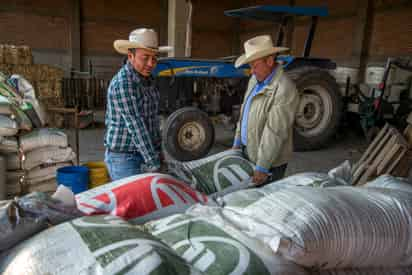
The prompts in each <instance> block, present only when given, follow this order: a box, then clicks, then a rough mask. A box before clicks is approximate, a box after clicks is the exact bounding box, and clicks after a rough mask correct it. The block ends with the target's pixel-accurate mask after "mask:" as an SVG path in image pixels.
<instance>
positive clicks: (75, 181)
mask: <svg viewBox="0 0 412 275" xmlns="http://www.w3.org/2000/svg"><path fill="white" fill-rule="evenodd" d="M57 183H58V184H63V185H65V186H66V187H68V188H70V189H71V190H72V191H73V193H74V194H78V193H81V192H83V191H86V190H87V186H88V184H89V168H87V167H85V166H66V167H62V168H59V169H57Z"/></svg>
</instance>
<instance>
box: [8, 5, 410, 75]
mask: <svg viewBox="0 0 412 275" xmlns="http://www.w3.org/2000/svg"><path fill="white" fill-rule="evenodd" d="M76 1H77V2H78V3H80V4H79V5H80V7H79V9H78V11H80V12H79V13H80V14H79V19H78V20H79V21H80V22H79V24H78V25H79V26H78V29H79V35H80V38H79V39H78V40H79V41H77V40H76V36H75V35H73V32H74V31H75V30H76V28H75V24H74V22H75V21H74V20H76V16H75V13H74V10H75V7H74V6H73V5H74V4H73V3H75V2H76ZM363 1H365V0H363ZM4 2H6V3H2V5H0V32H1V34H2V36H1V38H0V43H10V44H27V45H29V46H30V47H32V49H33V54H34V59H35V60H34V61H35V62H36V63H46V64H53V65H58V66H62V67H64V68H66V69H69V68H70V67H71V65H72V63H73V60H74V59H73V55H75V54H76V51H75V47H76V46H77V45H80V47H81V48H80V53H81V55H80V59H81V63H82V64H83V67H82V69H83V70H85V69H87V67H88V66H87V65H88V63H89V61H91V62H92V64H93V65H94V66H95V68H96V70H99V71H101V72H107V73H108V74H112V73H113V71H115V70H116V69H117V68H118V66H119V64H120V62H121V59H122V57H121V56H120V55H118V54H116V53H115V51H114V49H113V47H112V43H113V41H114V40H115V39H118V38H127V36H128V33H129V32H130V30H132V29H134V28H136V27H139V26H150V27H153V28H155V29H156V30H157V31H159V33H160V40H161V42H163V43H162V44H165V43H166V41H167V2H168V1H167V0H155V1H145V2H143V1H142V3H140V5H139V6H138V5H134V4H132V3H131V2H130V1H125V0H118V1H109V0H102V1H98V0H61V1H52V0H37V1H34V0H11V1H4ZM370 2H371V3H372V4H371V6H370V7H369V12H368V13H367V16H366V18H365V16H362V14H361V13H359V11H360V9H361V7H362V3H363V2H362V1H356V0H345V1H334V0H272V1H269V0H242V1H235V0H211V1H196V0H193V3H194V13H193V37H192V56H193V57H199V58H216V57H222V56H228V55H232V54H239V53H240V52H242V51H243V42H244V41H245V40H247V39H248V38H251V37H253V36H255V35H257V34H262V33H271V34H273V35H274V36H275V35H276V33H277V28H276V27H274V26H273V25H272V24H268V23H265V22H256V21H250V20H239V19H234V18H229V17H226V16H224V14H223V11H224V10H227V9H233V8H240V7H246V6H251V5H259V4H272V5H289V4H291V3H294V4H295V5H303V6H313V5H325V6H327V7H328V8H329V13H330V15H329V16H328V17H325V18H321V19H320V21H319V24H318V29H317V33H316V36H315V40H314V43H313V47H312V54H313V55H314V56H318V57H329V58H332V59H334V60H336V61H337V62H338V64H339V65H345V66H358V65H359V64H358V63H359V56H358V55H359V54H360V56H361V58H362V62H363V63H365V64H369V63H373V64H382V63H383V62H384V61H385V59H386V57H387V56H410V55H412V22H411V21H410V20H409V17H410V14H412V1H409V0H372V1H370ZM362 20H365V22H363V21H362ZM362 22H363V23H364V24H365V26H366V27H365V31H363V30H362V28H361V26H362V25H361V23H362ZM308 25H309V21H308V20H307V19H299V20H296V21H295V23H294V26H293V27H291V28H290V30H291V31H290V33H289V34H288V37H287V39H288V43H289V44H290V45H289V46H290V47H291V49H292V53H293V54H296V55H300V54H301V53H302V49H303V44H304V39H305V36H306V31H307V27H308ZM360 42H361V43H360ZM359 47H361V49H359ZM73 64H74V63H73Z"/></svg>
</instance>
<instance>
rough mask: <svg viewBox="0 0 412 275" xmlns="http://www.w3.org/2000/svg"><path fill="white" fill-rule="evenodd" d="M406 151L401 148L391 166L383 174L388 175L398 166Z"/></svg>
mask: <svg viewBox="0 0 412 275" xmlns="http://www.w3.org/2000/svg"><path fill="white" fill-rule="evenodd" d="M407 151H408V150H407V149H405V148H403V149H402V150H401V152H400V154H399V156H398V157H397V158H396V159H395V160H394V161H393V162H392V165H391V166H390V167H389V168H388V170H387V171H386V172H385V174H390V173H392V171H393V169H395V167H396V166H397V165H398V163H399V162H400V160H401V159H402V157H403V156H404V155H405V154H406V152H407Z"/></svg>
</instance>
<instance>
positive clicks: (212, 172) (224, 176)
mask: <svg viewBox="0 0 412 275" xmlns="http://www.w3.org/2000/svg"><path fill="white" fill-rule="evenodd" d="M169 169H170V170H171V172H172V173H173V174H175V175H176V176H177V177H179V178H180V179H182V180H183V181H186V182H190V183H191V184H192V187H194V188H195V189H197V190H199V191H201V192H203V193H205V194H208V195H210V194H213V193H216V192H220V191H222V190H224V189H227V188H234V189H236V187H237V186H239V185H242V183H243V182H244V181H247V180H248V179H249V178H250V177H251V176H252V175H253V171H254V165H253V163H251V162H250V161H248V160H247V159H245V158H244V157H243V155H242V152H241V151H240V150H227V151H223V152H221V153H218V154H216V155H213V156H209V157H206V158H203V159H200V160H194V161H188V162H178V161H173V162H170V163H169Z"/></svg>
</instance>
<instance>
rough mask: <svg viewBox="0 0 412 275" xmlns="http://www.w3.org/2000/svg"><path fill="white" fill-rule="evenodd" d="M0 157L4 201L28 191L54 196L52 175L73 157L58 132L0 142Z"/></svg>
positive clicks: (45, 130)
mask: <svg viewBox="0 0 412 275" xmlns="http://www.w3.org/2000/svg"><path fill="white" fill-rule="evenodd" d="M0 144H1V145H0V153H2V154H4V156H5V158H6V163H7V184H6V192H7V196H8V197H13V196H16V195H21V194H25V193H28V192H32V191H41V192H54V191H55V190H56V188H57V183H56V171H57V169H58V168H60V167H64V166H69V165H72V164H73V163H72V161H73V160H74V159H75V157H76V156H75V153H74V152H73V150H72V149H71V148H70V147H69V146H68V140H67V135H66V134H65V133H64V132H62V131H61V130H57V129H49V128H41V129H35V130H33V131H32V132H30V133H28V134H25V135H22V136H19V137H17V136H14V137H8V138H3V139H2V140H0Z"/></svg>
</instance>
